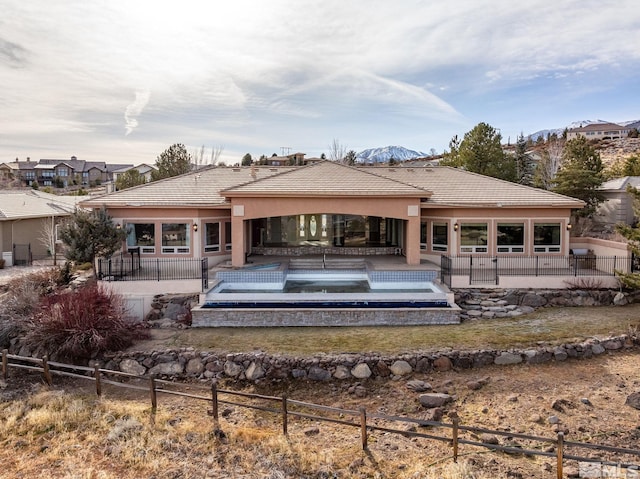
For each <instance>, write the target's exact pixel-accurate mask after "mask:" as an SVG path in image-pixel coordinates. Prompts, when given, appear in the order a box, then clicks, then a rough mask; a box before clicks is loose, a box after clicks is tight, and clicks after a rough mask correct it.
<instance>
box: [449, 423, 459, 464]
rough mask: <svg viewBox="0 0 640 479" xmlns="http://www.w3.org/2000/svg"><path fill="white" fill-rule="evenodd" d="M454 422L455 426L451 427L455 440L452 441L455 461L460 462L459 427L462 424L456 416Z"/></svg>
mask: <svg viewBox="0 0 640 479" xmlns="http://www.w3.org/2000/svg"><path fill="white" fill-rule="evenodd" d="M452 422H453V428H452V429H451V431H452V433H451V434H452V436H453V440H452V441H451V442H452V445H453V462H458V427H459V426H460V419H459V418H458V417H454V418H453V421H452Z"/></svg>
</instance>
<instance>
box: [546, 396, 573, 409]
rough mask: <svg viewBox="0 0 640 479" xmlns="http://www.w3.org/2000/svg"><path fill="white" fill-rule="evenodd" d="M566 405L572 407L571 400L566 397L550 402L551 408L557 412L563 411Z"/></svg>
mask: <svg viewBox="0 0 640 479" xmlns="http://www.w3.org/2000/svg"><path fill="white" fill-rule="evenodd" d="M566 407H571V408H572V407H573V405H572V404H571V401H567V400H566V399H554V400H553V402H552V403H551V409H554V410H555V411H558V412H564V411H565V408H566Z"/></svg>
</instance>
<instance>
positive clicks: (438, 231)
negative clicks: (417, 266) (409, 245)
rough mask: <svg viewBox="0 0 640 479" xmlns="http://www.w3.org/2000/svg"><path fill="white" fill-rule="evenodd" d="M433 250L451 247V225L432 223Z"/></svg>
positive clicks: (445, 249)
mask: <svg viewBox="0 0 640 479" xmlns="http://www.w3.org/2000/svg"><path fill="white" fill-rule="evenodd" d="M431 230H432V238H433V239H432V240H431V249H432V250H433V251H447V250H448V248H449V227H448V225H447V224H446V223H433V224H432V225H431Z"/></svg>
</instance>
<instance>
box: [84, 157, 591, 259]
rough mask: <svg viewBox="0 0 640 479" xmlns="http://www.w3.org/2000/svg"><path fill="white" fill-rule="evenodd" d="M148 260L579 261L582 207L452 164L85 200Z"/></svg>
mask: <svg viewBox="0 0 640 479" xmlns="http://www.w3.org/2000/svg"><path fill="white" fill-rule="evenodd" d="M81 205H82V206H83V207H89V208H100V207H101V206H102V205H105V206H106V207H107V209H108V213H109V214H110V215H111V217H112V218H113V219H114V221H115V222H116V223H118V224H120V225H122V227H123V228H125V229H126V231H127V240H126V244H123V250H125V251H126V250H127V249H130V248H136V249H138V248H139V251H140V254H141V255H142V256H146V257H210V258H211V260H212V261H222V260H225V259H228V258H231V261H232V265H233V266H236V267H239V266H242V265H244V264H245V263H246V261H247V256H249V255H252V254H254V255H255V254H265V255H282V256H294V255H295V256H300V255H308V254H309V255H310V254H316V255H317V254H323V253H326V254H349V255H361V256H368V255H378V254H402V255H404V256H405V257H406V263H407V264H410V265H416V264H419V263H420V262H421V260H430V261H436V262H439V261H440V257H441V255H443V254H447V255H452V256H479V257H486V258H489V257H493V256H496V255H498V256H500V255H504V256H518V255H530V256H533V255H537V254H544V255H558V256H561V255H564V256H566V255H568V254H569V250H570V247H569V229H570V218H571V211H572V210H573V209H577V208H581V207H583V206H584V203H583V202H582V201H580V200H577V199H574V198H570V197H567V196H563V195H559V194H556V193H552V192H549V191H545V190H540V189H535V188H530V187H526V186H522V185H518V184H515V183H510V182H506V181H502V180H498V179H495V178H490V177H486V176H482V175H478V174H475V173H470V172H467V171H463V170H460V169H455V168H449V167H423V168H406V167H350V166H345V165H342V164H338V163H334V162H330V161H322V162H319V163H314V164H311V165H307V166H301V167H268V166H263V167H258V166H251V167H234V168H231V167H215V166H214V167H208V168H203V169H201V170H198V171H196V172H192V173H188V174H184V175H181V176H177V177H173V178H167V179H164V180H160V181H155V182H152V183H149V184H146V185H141V186H137V187H133V188H128V189H126V190H123V191H118V192H114V193H111V194H107V195H104V196H100V197H93V198H89V199H84V200H83V201H81Z"/></svg>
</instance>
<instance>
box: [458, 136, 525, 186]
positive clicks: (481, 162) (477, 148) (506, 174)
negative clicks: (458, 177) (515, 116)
mask: <svg viewBox="0 0 640 479" xmlns="http://www.w3.org/2000/svg"><path fill="white" fill-rule="evenodd" d="M501 140H502V136H501V135H500V133H498V132H497V131H496V129H495V128H493V127H492V126H491V125H488V124H487V123H478V124H477V125H476V126H475V127H474V128H473V129H472V130H471V131H469V132H467V133H465V135H464V138H463V139H462V142H461V143H460V149H459V152H458V154H459V162H460V165H461V166H463V167H464V168H465V169H466V170H467V171H472V172H474V173H480V174H481V175H486V176H492V177H494V178H500V179H503V180H507V181H515V180H516V165H515V161H514V159H513V158H511V157H508V156H507V155H505V153H504V151H503V150H502V144H501Z"/></svg>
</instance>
